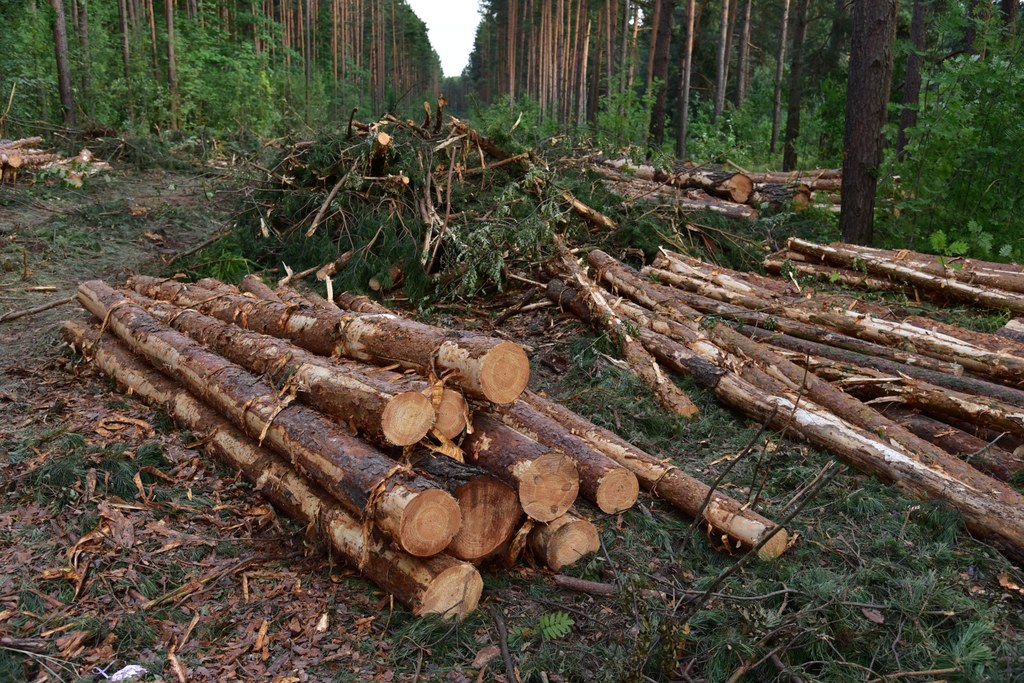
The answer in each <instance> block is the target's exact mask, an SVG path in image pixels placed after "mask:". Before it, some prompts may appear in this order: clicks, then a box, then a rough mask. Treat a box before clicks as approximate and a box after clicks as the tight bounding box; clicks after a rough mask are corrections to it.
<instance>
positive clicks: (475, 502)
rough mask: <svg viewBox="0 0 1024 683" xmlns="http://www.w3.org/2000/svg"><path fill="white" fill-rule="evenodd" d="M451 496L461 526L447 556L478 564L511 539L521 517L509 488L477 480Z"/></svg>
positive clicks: (498, 482)
mask: <svg viewBox="0 0 1024 683" xmlns="http://www.w3.org/2000/svg"><path fill="white" fill-rule="evenodd" d="M454 495H455V499H456V500H458V501H459V508H461V510H462V526H460V527H459V533H457V534H456V535H455V538H454V539H452V542H451V543H450V544H449V545H448V547H447V548H446V549H445V551H446V552H448V553H449V554H451V555H453V556H454V557H457V558H459V559H460V560H470V561H472V560H479V559H480V558H483V557H486V556H488V555H490V554H491V553H492V552H494V551H495V550H497V549H498V548H500V547H501V546H502V544H504V543H505V542H506V541H508V539H509V538H511V536H512V534H513V533H514V532H515V528H516V523H517V522H518V521H519V518H520V516H521V515H522V513H523V510H522V508H521V507H519V497H518V496H517V495H516V492H515V491H514V490H513V489H512V487H510V486H508V485H507V484H504V483H502V482H500V481H498V480H497V479H494V478H492V477H477V478H475V479H471V480H470V481H468V482H467V483H466V484H464V485H463V486H461V487H459V488H458V489H457V490H455V491H454Z"/></svg>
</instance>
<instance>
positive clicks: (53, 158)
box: [0, 137, 110, 183]
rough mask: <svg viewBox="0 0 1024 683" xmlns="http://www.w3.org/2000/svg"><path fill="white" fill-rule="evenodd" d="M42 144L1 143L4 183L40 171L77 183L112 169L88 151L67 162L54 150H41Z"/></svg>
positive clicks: (34, 140)
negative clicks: (51, 172) (24, 174)
mask: <svg viewBox="0 0 1024 683" xmlns="http://www.w3.org/2000/svg"><path fill="white" fill-rule="evenodd" d="M42 143H43V139H42V138H40V137H31V138H20V139H18V140H0V182H11V183H13V182H15V181H16V180H17V179H18V175H19V174H21V173H34V172H37V171H53V172H55V173H57V174H58V175H60V176H62V177H64V178H66V179H68V180H69V181H71V182H75V181H81V179H82V178H84V177H85V176H87V175H92V174H94V173H98V172H100V171H105V170H109V169H110V164H108V163H107V162H105V161H96V160H94V159H93V155H92V152H90V151H89V150H87V149H83V150H82V151H81V152H79V153H78V154H77V155H76V156H74V157H70V158H66V157H62V156H61V155H60V154H57V153H56V152H54V151H52V150H48V149H42V148H40V147H39V145H42Z"/></svg>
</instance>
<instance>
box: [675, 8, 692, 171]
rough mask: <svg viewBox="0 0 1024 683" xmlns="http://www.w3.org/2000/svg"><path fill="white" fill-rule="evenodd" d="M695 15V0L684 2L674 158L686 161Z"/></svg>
mask: <svg viewBox="0 0 1024 683" xmlns="http://www.w3.org/2000/svg"><path fill="white" fill-rule="evenodd" d="M696 14H697V7H696V1H695V0H686V19H685V21H686V26H685V27H684V28H685V30H686V34H685V38H684V39H683V40H684V42H683V68H682V74H681V75H680V78H679V81H680V82H679V119H678V123H679V125H678V130H677V132H676V156H677V157H679V159H680V161H686V135H687V130H688V128H689V125H690V73H691V71H693V25H694V19H695V16H696Z"/></svg>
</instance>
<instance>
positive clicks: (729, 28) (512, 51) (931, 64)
mask: <svg viewBox="0 0 1024 683" xmlns="http://www.w3.org/2000/svg"><path fill="white" fill-rule="evenodd" d="M885 4H886V5H891V6H894V5H895V4H896V3H894V2H892V3H885ZM480 12H481V16H482V21H481V23H480V25H479V28H478V30H477V35H476V41H475V48H474V50H473V53H472V55H471V56H470V61H469V64H468V66H467V67H466V69H465V70H464V72H463V73H462V74H461V75H459V76H456V77H453V78H443V77H442V74H441V69H440V64H439V61H438V58H437V55H436V53H435V52H434V50H433V49H432V47H431V45H430V43H429V40H428V38H427V33H426V29H425V26H424V24H423V22H422V21H421V20H420V19H419V18H418V17H417V16H416V15H415V14H414V13H413V11H412V10H411V9H410V7H409V6H408V5H407V4H406V3H405V2H404V1H403V0H177V1H175V0H166V1H163V0H116V1H115V0H66V2H65V0H50V1H49V2H46V1H44V0H21V1H12V0H5V1H4V2H3V3H0V20H2V21H3V23H4V26H5V27H6V29H7V30H6V31H5V33H6V35H7V36H8V37H7V40H6V42H7V44H8V49H6V50H4V51H3V54H2V55H0V92H2V93H4V96H5V97H4V99H7V100H8V101H7V102H6V103H4V104H5V105H6V106H5V107H4V108H5V109H6V114H5V115H4V118H3V120H2V125H3V127H2V129H0V133H2V134H4V135H6V136H8V137H11V136H17V135H19V134H29V133H35V132H38V124H39V122H46V123H48V124H63V125H65V126H67V127H70V128H77V129H78V130H81V131H83V132H84V133H85V134H87V135H88V134H92V135H102V134H110V133H113V132H115V131H117V132H122V133H131V134H138V135H151V134H157V135H162V136H169V137H170V138H172V139H183V138H190V137H191V138H195V137H197V136H198V137H199V138H201V139H203V140H206V139H210V140H212V139H214V138H219V139H221V140H230V141H232V142H233V143H234V144H239V145H242V146H243V147H245V146H249V147H252V146H254V145H255V144H257V143H256V140H258V139H266V138H268V137H271V136H276V135H281V134H284V133H291V134H294V133H295V132H296V131H311V130H316V129H323V128H325V127H331V126H334V127H336V128H340V127H342V126H343V125H344V124H345V122H346V121H347V119H348V118H349V116H350V114H351V112H352V110H353V109H356V108H358V109H359V112H360V115H361V116H363V117H375V116H379V115H381V114H383V113H385V112H393V113H395V114H397V115H399V116H422V109H421V107H422V102H423V101H424V100H430V101H434V100H435V98H436V97H437V95H438V94H444V95H445V96H446V97H447V98H448V101H449V103H450V104H449V111H450V112H452V113H455V114H458V115H465V116H469V117H471V118H473V119H474V120H476V121H477V123H478V125H479V126H480V127H481V128H483V129H485V130H487V131H488V132H490V133H492V134H498V136H499V138H501V137H502V136H508V135H509V134H510V130H511V129H512V124H513V123H515V122H517V121H518V123H519V125H518V126H517V127H516V129H515V131H514V135H515V136H517V138H518V140H519V141H520V142H522V143H524V144H527V145H528V144H536V143H537V142H538V141H541V140H550V139H552V138H554V137H558V138H559V139H565V138H568V139H570V140H572V141H574V142H578V141H584V140H585V141H587V142H588V143H589V144H591V145H593V146H595V147H597V148H598V149H600V150H601V151H603V152H605V153H608V154H621V153H623V152H625V153H627V154H631V155H633V156H635V157H638V158H639V157H653V158H654V159H655V161H656V162H658V163H660V164H662V165H668V164H669V163H670V160H671V159H673V158H677V157H681V158H685V159H689V160H693V161H694V162H696V163H698V164H733V165H737V166H741V167H746V168H771V169H778V168H784V169H790V168H797V167H800V168H812V167H836V166H839V165H841V163H842V155H843V126H844V112H845V107H846V92H847V90H846V84H847V77H848V72H849V65H850V61H849V53H850V43H851V33H852V30H853V23H854V19H853V17H854V15H855V13H854V12H853V3H852V2H850V1H849V0H773V1H769V2H757V3H754V2H753V1H752V0H715V1H714V2H712V1H711V0H700V1H697V2H691V1H689V0H679V1H678V2H676V1H675V0H648V1H643V2H639V1H633V0H485V1H484V2H482V3H481V5H480ZM1018 14H1019V4H1018V3H1017V2H1016V1H1015V0H996V1H995V2H985V1H983V0H967V1H963V0H914V2H909V3H900V5H899V9H898V12H897V14H896V29H895V35H896V40H895V44H894V45H893V51H894V56H895V59H894V62H895V68H894V75H893V78H892V85H891V88H890V106H889V109H888V123H887V126H886V128H885V131H884V133H885V138H886V141H887V142H886V155H885V159H884V161H883V163H882V164H881V165H880V166H879V167H878V168H877V169H875V175H876V177H877V180H878V183H879V190H878V192H879V195H880V197H882V198H884V200H885V201H884V202H882V204H881V205H880V206H881V212H880V214H879V218H880V219H881V222H880V227H879V229H878V234H877V236H876V239H875V241H876V242H879V243H882V244H886V245H895V246H899V247H912V248H921V249H927V250H930V251H937V252H940V253H943V254H946V255H951V256H955V255H962V254H970V255H972V256H976V257H981V258H989V259H998V260H1010V259H1020V258H1022V256H1024V245H1021V244H1020V239H1019V235H1020V232H1021V227H1022V221H1024V218H1022V216H1024V211H1022V209H1024V207H1022V206H1021V203H1022V201H1024V199H1022V195H1021V193H1020V192H1018V191H1016V188H1018V187H1020V186H1021V184H1022V183H1021V181H1022V180H1024V178H1021V176H1022V175H1024V166H1022V165H1021V164H1019V163H1018V162H1017V155H1018V150H1020V149H1022V148H1024V125H1022V121H1024V116H1022V113H1024V112H1022V111H1021V109H1022V108H1024V100H1022V98H1020V97H1019V96H1018V95H1019V93H1020V91H1021V86H1022V85H1024V84H1022V80H1024V69H1022V68H1021V67H1022V63H1021V62H1022V55H1021V41H1020V37H1019V35H1018V33H1017V17H1018ZM691 26H692V30H690V27H691ZM62 36H63V37H62ZM690 40H692V58H691V60H690V61H689V63H688V62H687V56H686V52H687V50H686V48H687V46H688V45H689V44H690V42H689V41H690ZM64 43H66V48H63V47H62V45H63V44H64ZM62 51H65V56H64V59H63V61H64V62H65V63H67V64H69V65H70V67H69V68H67V69H66V71H67V74H66V77H65V78H64V79H62V78H61V77H60V73H61V69H60V68H59V64H60V63H61V62H62V58H61V57H60V54H61V52H62ZM55 54H56V55H58V58H57V59H56V60H55ZM55 65H56V66H55ZM688 66H689V67H690V68H687V67H688ZM62 81H65V82H62ZM687 86H688V87H687ZM684 112H685V113H686V114H687V115H686V116H683V115H682V114H683V113H684Z"/></svg>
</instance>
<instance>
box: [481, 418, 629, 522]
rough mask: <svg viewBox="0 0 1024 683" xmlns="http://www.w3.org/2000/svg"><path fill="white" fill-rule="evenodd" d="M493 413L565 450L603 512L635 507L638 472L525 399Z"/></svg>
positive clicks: (526, 433)
mask: <svg viewBox="0 0 1024 683" xmlns="http://www.w3.org/2000/svg"><path fill="white" fill-rule="evenodd" d="M492 414H493V415H495V417H497V418H498V419H499V420H501V421H502V422H503V423H504V424H505V425H507V426H509V427H511V428H512V429H514V430H516V431H517V432H519V433H520V434H522V435H524V436H527V437H529V438H531V439H533V440H534V441H536V442H537V443H540V444H541V445H544V446H547V447H548V448H551V449H553V450H556V451H559V452H561V453H564V454H565V455H567V456H569V458H571V459H572V461H573V463H574V464H575V465H576V469H577V470H578V471H579V477H580V493H581V494H582V495H583V497H584V498H586V499H587V500H589V501H590V502H592V503H594V504H595V505H596V506H597V507H598V509H599V510H601V512H606V513H608V514H614V513H618V512H623V511H625V510H628V509H629V508H631V507H633V504H634V503H636V499H637V495H638V494H639V492H640V485H639V483H638V482H637V478H636V475H634V474H633V473H632V472H630V471H629V470H628V469H626V468H625V467H623V466H622V465H620V464H619V463H617V462H615V461H614V460H612V459H611V458H609V457H608V456H606V455H605V454H604V453H602V452H600V451H598V450H597V449H595V448H593V447H592V446H590V444H588V443H587V442H586V441H584V440H583V439H581V438H579V437H578V436H576V435H574V434H572V433H571V432H569V431H568V430H567V429H565V427H563V426H562V425H561V424H559V423H558V422H557V421H555V420H553V419H551V418H550V417H548V416H547V415H545V414H543V413H541V412H538V411H537V410H535V409H534V408H532V407H531V406H529V405H527V404H526V403H524V402H523V401H522V400H519V401H516V402H515V403H513V404H512V405H510V406H499V407H496V408H494V409H493V411H492Z"/></svg>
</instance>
